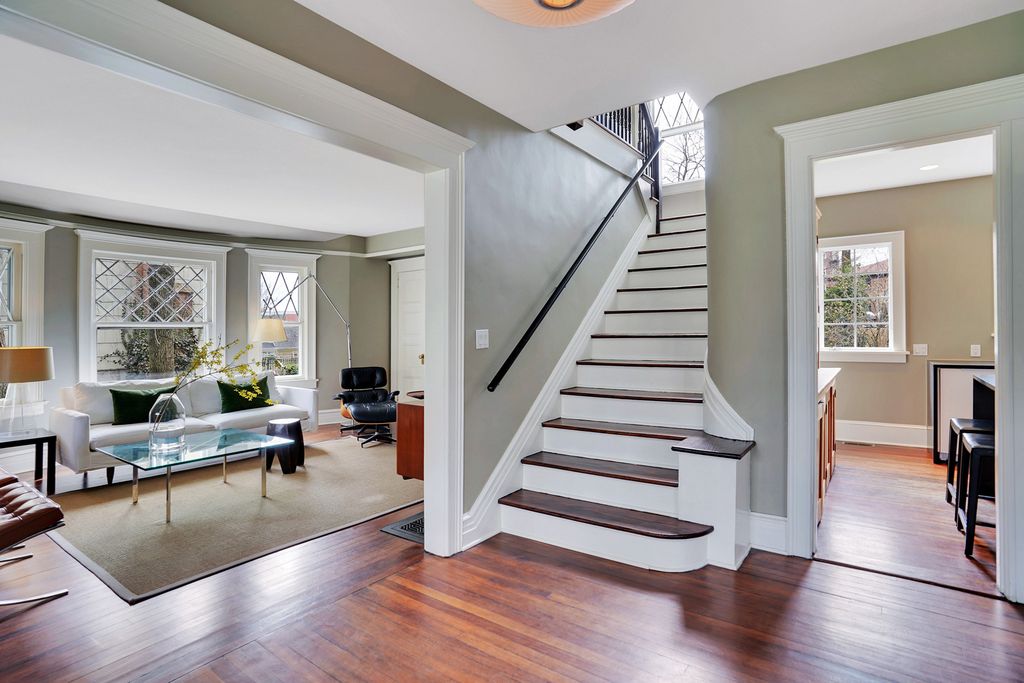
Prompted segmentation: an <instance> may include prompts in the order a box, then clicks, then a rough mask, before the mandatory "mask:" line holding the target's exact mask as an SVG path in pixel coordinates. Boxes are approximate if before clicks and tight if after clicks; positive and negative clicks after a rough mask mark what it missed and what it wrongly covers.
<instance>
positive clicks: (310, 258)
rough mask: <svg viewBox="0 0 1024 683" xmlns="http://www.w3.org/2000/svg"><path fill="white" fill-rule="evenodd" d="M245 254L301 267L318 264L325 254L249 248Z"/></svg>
mask: <svg viewBox="0 0 1024 683" xmlns="http://www.w3.org/2000/svg"><path fill="white" fill-rule="evenodd" d="M245 253H246V254H248V255H249V256H250V257H253V258H257V259H268V260H274V259H277V260H281V261H288V262H289V263H298V264H300V265H311V264H314V263H316V261H317V259H319V258H320V257H321V256H322V255H323V254H322V253H321V252H302V251H285V250H279V249H250V248H247V249H246V250H245Z"/></svg>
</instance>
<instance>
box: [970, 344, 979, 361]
mask: <svg viewBox="0 0 1024 683" xmlns="http://www.w3.org/2000/svg"><path fill="white" fill-rule="evenodd" d="M971 358H981V344H971Z"/></svg>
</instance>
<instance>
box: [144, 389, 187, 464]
mask: <svg viewBox="0 0 1024 683" xmlns="http://www.w3.org/2000/svg"><path fill="white" fill-rule="evenodd" d="M184 446H185V406H184V405H183V404H182V403H181V399H179V398H178V396H177V395H176V394H160V396H159V397H157V399H156V403H154V404H153V407H152V408H150V410H149V452H150V453H155V454H160V455H166V454H171V453H180V452H181V450H182V449H183V448H184Z"/></svg>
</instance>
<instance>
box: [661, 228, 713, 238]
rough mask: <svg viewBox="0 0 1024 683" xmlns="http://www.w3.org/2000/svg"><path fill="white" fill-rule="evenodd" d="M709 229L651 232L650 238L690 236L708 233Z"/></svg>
mask: <svg viewBox="0 0 1024 683" xmlns="http://www.w3.org/2000/svg"><path fill="white" fill-rule="evenodd" d="M707 231H708V229H707V228H689V229H687V230H672V231H670V232H650V233H647V236H648V237H669V236H671V235H689V234H690V233H694V232H707Z"/></svg>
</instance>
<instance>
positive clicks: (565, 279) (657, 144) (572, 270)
mask: <svg viewBox="0 0 1024 683" xmlns="http://www.w3.org/2000/svg"><path fill="white" fill-rule="evenodd" d="M641 108H644V107H643V105H641ZM644 109H646V108H644ZM647 121H648V122H649V121H650V117H648V118H647ZM652 140H653V141H654V146H653V148H652V149H651V151H650V153H649V154H648V155H647V157H646V158H645V159H644V163H643V164H642V165H641V166H640V170H638V171H637V172H636V173H634V174H633V177H632V178H630V180H629V184H627V185H626V189H624V190H623V191H622V193H621V194H620V195H619V198H618V199H616V200H615V204H613V205H612V208H611V211H609V212H608V214H607V215H606V216H605V217H604V220H602V221H601V224H600V225H598V226H597V230H595V231H594V234H593V235H591V236H590V240H588V241H587V244H586V245H585V246H584V247H583V250H582V251H581V252H580V253H579V256H577V257H576V260H575V261H573V264H572V266H570V267H569V271H568V272H567V273H566V274H565V275H564V276H562V280H561V282H559V283H558V286H557V287H555V291H554V292H552V293H551V296H549V297H548V300H547V302H545V304H544V307H543V308H542V309H540V313H538V314H537V317H535V318H534V319H533V322H532V323H530V326H529V327H528V328H526V332H525V333H524V334H523V336H522V338H521V339H520V340H519V343H518V344H516V346H515V348H514V349H512V353H510V354H509V355H508V358H506V359H505V362H504V363H502V365H501V368H499V370H498V373H497V374H496V375H495V376H494V378H493V379H492V380H491V383H490V384H488V385H487V391H494V390H495V389H497V388H498V385H499V384H501V380H502V379H504V378H505V375H506V374H507V373H508V371H509V369H511V367H512V365H513V364H514V363H515V362H516V359H517V358H519V354H520V353H522V352H523V349H524V348H525V347H526V344H527V343H528V342H529V341H530V338H531V337H533V333H534V332H536V331H537V328H538V327H540V324H541V322H542V321H543V320H544V317H545V316H546V315H547V314H548V311H550V310H551V307H552V306H554V305H555V301H557V300H558V297H559V296H560V295H561V294H562V291H563V290H564V289H565V286H566V285H567V284H569V280H571V279H572V276H573V275H575V274H576V271H577V270H579V267H580V264H581V263H583V259H585V258H586V257H587V254H589V253H590V249H591V248H592V247H593V246H594V243H595V242H597V238H598V237H600V236H601V233H602V232H604V229H605V228H606V227H608V224H609V223H610V222H611V220H612V218H613V217H614V216H615V212H617V211H618V210H619V207H620V206H622V202H624V201H626V197H628V196H629V193H630V191H631V190H632V189H633V188H634V187H635V186H636V184H637V182H639V181H640V176H642V175H643V174H644V171H646V170H647V169H648V167H650V165H651V164H652V163H654V160H655V158H657V156H658V151H659V150H660V149H661V143H662V141H661V140H659V139H658V138H657V137H656V136H655V137H653V138H652ZM655 184H659V183H657V181H656V182H655Z"/></svg>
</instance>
